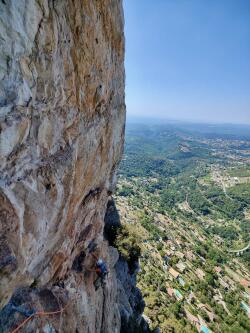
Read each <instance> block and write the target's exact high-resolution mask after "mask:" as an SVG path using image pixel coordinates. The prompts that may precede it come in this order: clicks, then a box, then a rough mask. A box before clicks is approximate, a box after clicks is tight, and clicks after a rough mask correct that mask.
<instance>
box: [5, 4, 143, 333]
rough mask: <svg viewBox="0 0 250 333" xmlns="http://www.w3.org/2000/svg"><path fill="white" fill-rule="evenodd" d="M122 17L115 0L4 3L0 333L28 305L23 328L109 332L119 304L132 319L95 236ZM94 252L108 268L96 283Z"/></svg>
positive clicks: (109, 150)
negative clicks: (102, 280) (103, 281)
mask: <svg viewBox="0 0 250 333" xmlns="http://www.w3.org/2000/svg"><path fill="white" fill-rule="evenodd" d="M123 21H124V20H123V9H122V1H121V0H18V1H17V0H8V1H7V0H1V1H0V308H1V312H0V327H1V329H0V331H1V332H11V331H13V329H15V328H16V327H17V326H18V325H19V324H20V323H21V324H22V322H23V321H24V320H25V319H26V318H27V317H29V316H30V315H32V313H35V314H34V316H33V317H32V318H30V320H28V321H27V322H26V323H25V325H24V326H22V327H20V329H19V331H20V332H67V333H70V332H75V333H77V332H79V333H80V332H84V333H87V332H89V333H95V332H97V333H98V332H103V333H106V332H107V333H116V332H120V330H121V309H123V310H124V309H127V310H126V316H125V317H126V318H127V319H126V320H127V321H129V320H130V317H131V316H133V314H132V312H133V306H131V304H130V300H129V299H128V298H129V297H130V296H131V295H130V294H129V295H128V297H127V298H126V296H125V294H124V295H123V297H121V296H120V295H121V292H122V289H123V285H122V282H121V281H120V280H119V274H118V272H121V271H122V270H123V269H124V267H126V264H125V265H123V266H122V267H123V268H120V269H117V265H120V264H119V262H121V261H119V262H118V257H119V255H118V252H117V250H116V249H115V248H113V247H111V246H109V244H108V241H107V240H105V239H104V237H103V228H104V216H105V212H106V207H107V202H108V200H109V198H110V195H111V194H112V191H113V190H114V185H115V173H116V169H117V167H118V164H119V160H120V157H121V153H122V149H123V141H124V126H125V102H124V35H123V26H124V22H123ZM93 253H94V255H93ZM94 256H101V257H103V258H105V260H106V261H107V263H108V266H109V270H110V272H109V275H108V279H107V282H106V284H105V286H103V287H102V286H101V287H99V288H98V289H97V290H95V287H94V281H95V279H96V274H95V272H94V271H93V268H94V263H95V257H94ZM122 276H123V278H124V281H125V280H126V278H127V279H130V276H129V272H128V271H126V268H125V270H124V273H123V275H122ZM124 281H123V282H124ZM131 281H132V280H131ZM131 281H130V285H131V286H132V285H133V283H134V282H131ZM133 281H134V280H133ZM124 283H125V282H124ZM125 288H126V287H125ZM133 288H134V287H133ZM133 288H132V287H131V288H130V291H131V290H132V289H133ZM131 292H133V291H131ZM138 299H139V303H140V302H141V299H140V295H139V297H138ZM123 302H124V303H126V305H125V304H122V303H123ZM134 304H135V302H134ZM142 307H143V306H142ZM139 308H140V307H139ZM44 312H46V313H48V312H49V314H44ZM53 312H54V314H53ZM139 312H140V311H138V315H136V316H137V318H136V320H139V321H140V313H139ZM39 313H40V314H39ZM123 317H124V316H123ZM125 317H124V318H125ZM131 318H132V317H131ZM133 318H134V317H133ZM138 318H139V319H138ZM134 319H135V318H134ZM134 319H133V320H134ZM123 331H124V330H123ZM125 331H126V328H125ZM125 331H124V332H125ZM127 333H131V332H127Z"/></svg>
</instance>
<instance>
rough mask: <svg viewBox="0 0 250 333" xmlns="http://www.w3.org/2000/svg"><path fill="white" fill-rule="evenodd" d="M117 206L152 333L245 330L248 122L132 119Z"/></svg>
mask: <svg viewBox="0 0 250 333" xmlns="http://www.w3.org/2000/svg"><path fill="white" fill-rule="evenodd" d="M116 202H117V208H118V210H119V213H120V216H121V221H122V230H121V231H120V232H122V233H123V236H124V232H125V235H126V236H127V237H125V238H124V237H119V235H118V237H117V240H116V242H117V246H118V248H119V249H120V252H121V253H122V254H124V256H125V257H127V259H129V256H130V255H131V256H138V257H139V256H140V259H139V260H140V272H139V274H138V286H139V288H140V289H141V291H142V293H143V296H144V300H145V303H146V307H145V311H144V316H145V319H146V320H147V321H148V323H149V324H150V327H151V328H152V330H153V329H156V328H157V327H159V328H160V329H161V332H163V333H165V332H179V333H182V332H197V331H199V332H204V333H207V332H223V333H224V332H225V333H228V332H231V333H234V332H235V333H236V332H237V333H247V332H249V331H250V319H249V318H250V249H249V247H250V129H249V128H247V126H246V127H242V128H241V127H240V126H233V127H230V126H229V125H228V126H224V125H223V126H222V125H221V126H219V125H218V126H215V125H196V124H185V123H179V124H177V123H172V124H167V123H165V124H156V125H152V124H136V123H128V125H127V130H126V142H125V152H124V156H123V160H122V163H121V166H120V171H119V175H118V186H117V192H116ZM124 239H127V242H126V240H124Z"/></svg>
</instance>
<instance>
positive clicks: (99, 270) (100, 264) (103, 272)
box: [94, 258, 108, 289]
mask: <svg viewBox="0 0 250 333" xmlns="http://www.w3.org/2000/svg"><path fill="white" fill-rule="evenodd" d="M95 271H96V274H97V275H98V278H97V279H96V281H95V283H94V284H95V287H96V289H98V287H99V285H100V283H101V284H102V285H104V284H105V282H106V280H105V279H106V276H107V274H108V268H107V265H106V263H105V262H104V261H103V260H102V259H101V258H99V259H98V260H97V261H96V265H95Z"/></svg>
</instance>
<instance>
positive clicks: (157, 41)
mask: <svg viewBox="0 0 250 333" xmlns="http://www.w3.org/2000/svg"><path fill="white" fill-rule="evenodd" d="M124 10H125V36H126V60H125V66H126V104H127V113H128V116H131V115H133V116H151V117H152V116H153V117H159V118H169V119H182V120H196V121H209V122H233V123H250V0H124Z"/></svg>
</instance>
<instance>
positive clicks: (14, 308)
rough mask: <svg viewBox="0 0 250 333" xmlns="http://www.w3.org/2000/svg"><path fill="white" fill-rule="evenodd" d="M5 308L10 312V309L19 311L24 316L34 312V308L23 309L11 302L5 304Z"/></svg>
mask: <svg viewBox="0 0 250 333" xmlns="http://www.w3.org/2000/svg"><path fill="white" fill-rule="evenodd" d="M6 310H7V311H9V312H12V311H16V312H19V313H21V314H22V315H24V316H25V317H30V316H32V315H33V314H34V313H35V311H34V310H31V311H29V310H26V309H23V308H22V307H21V306H16V305H14V304H13V303H11V302H9V303H8V304H7V305H6Z"/></svg>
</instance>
